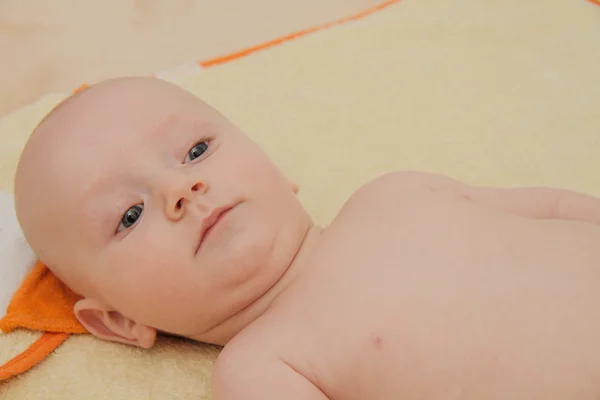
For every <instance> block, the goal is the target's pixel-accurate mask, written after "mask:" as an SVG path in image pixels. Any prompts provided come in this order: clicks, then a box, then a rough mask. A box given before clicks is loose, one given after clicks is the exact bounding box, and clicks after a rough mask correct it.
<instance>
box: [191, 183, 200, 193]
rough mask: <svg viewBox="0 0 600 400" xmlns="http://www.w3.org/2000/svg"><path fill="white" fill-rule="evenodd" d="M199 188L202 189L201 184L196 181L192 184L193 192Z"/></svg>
mask: <svg viewBox="0 0 600 400" xmlns="http://www.w3.org/2000/svg"><path fill="white" fill-rule="evenodd" d="M198 190H200V184H199V183H196V184H195V185H194V186H192V192H197V191H198Z"/></svg>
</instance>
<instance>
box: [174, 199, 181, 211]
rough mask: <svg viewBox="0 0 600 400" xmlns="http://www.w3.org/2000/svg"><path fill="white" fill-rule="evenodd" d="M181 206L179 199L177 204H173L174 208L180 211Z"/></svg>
mask: <svg viewBox="0 0 600 400" xmlns="http://www.w3.org/2000/svg"><path fill="white" fill-rule="evenodd" d="M181 204H182V201H181V199H179V200H177V204H175V208H176V209H178V210H181Z"/></svg>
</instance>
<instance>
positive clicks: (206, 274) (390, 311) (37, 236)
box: [15, 80, 600, 400]
mask: <svg viewBox="0 0 600 400" xmlns="http://www.w3.org/2000/svg"><path fill="white" fill-rule="evenodd" d="M92 90H94V89H93V88H92ZM99 110H101V111H99ZM134 111H135V112H134ZM140 116H142V117H140ZM169 116H171V118H170V119H169V118H168V117H169ZM165 118H166V120H170V121H175V122H176V123H174V124H171V125H170V126H171V127H172V126H174V127H177V126H182V127H184V129H181V130H178V129H173V128H169V129H167V130H166V132H167V133H161V129H157V128H156V127H160V126H164V125H161V121H163V122H164V121H165ZM178 121H179V122H178ZM186 121H187V122H186ZM189 121H192V124H191V125H189V124H187V123H188V122H189ZM194 121H195V122H194ZM186 124H187V125H186ZM192 126H197V127H199V128H198V129H197V130H196V131H197V132H196V133H195V134H194V135H196V136H198V138H200V139H202V137H204V136H205V135H206V132H204V131H206V130H208V132H210V136H211V142H210V143H209V146H208V147H207V149H208V150H206V153H203V154H202V155H201V156H200V157H199V158H198V160H199V161H197V162H193V163H188V162H187V161H186V160H188V158H187V157H186V152H188V150H189V148H194V147H193V146H194V143H198V140H199V139H198V138H195V137H194V135H191V136H189V137H188V136H186V135H188V134H187V133H185V132H194V131H195V130H194V129H192V128H190V127H192ZM120 127H123V128H120ZM120 129H121V130H120ZM170 133H172V135H171V136H169V135H170ZM51 135H54V137H56V136H58V135H61V137H62V139H63V140H62V141H57V140H49V139H48V138H50V137H52V136H51ZM180 136H181V137H180ZM98 137H102V138H103V141H102V143H106V145H101V144H99V142H98V141H97V140H95V139H96V138H98ZM119 144H120V145H121V147H119ZM211 144H216V145H217V146H214V147H213V148H212V149H211V148H210V145H211ZM201 147H202V146H201ZM119 148H121V149H122V148H127V149H136V151H135V152H133V153H131V152H124V151H116V150H115V149H119ZM202 149H204V147H202ZM194 151H196V152H197V151H198V148H197V147H196V148H195V150H194ZM203 151H204V150H203ZM192 153H193V152H192ZM81 154H85V155H86V156H85V157H75V158H72V155H81ZM137 154H141V155H143V157H138V156H137ZM187 154H189V152H188V153H187ZM157 155H158V156H157ZM171 155H173V158H172V160H177V161H171V158H170V157H171ZM41 156H43V160H44V165H45V166H46V167H47V166H48V165H49V164H50V165H52V166H53V168H52V169H51V171H50V172H48V171H46V172H45V174H44V168H43V167H42V166H41V165H42V162H41V161H40V160H41V159H42V157H41ZM69 157H71V158H69ZM64 160H69V162H64ZM165 160H166V161H165ZM74 165H76V166H77V167H76V168H73V166H74ZM48 169H49V168H46V170H48ZM248 171H253V172H257V171H260V173H258V174H257V175H258V176H260V177H261V178H263V181H261V182H263V183H259V180H257V178H258V176H256V175H255V176H252V175H251V173H250V172H248ZM167 173H168V174H170V175H168V176H169V179H168V180H167V179H155V177H156V176H158V177H160V176H167V175H166V174H167ZM57 176H58V177H60V181H59V180H58V178H57ZM182 177H185V179H179V178H182ZM223 182H227V184H226V185H224V184H223ZM57 185H60V188H61V190H54V191H53V192H52V193H48V197H49V198H48V200H47V206H48V207H46V208H45V209H41V210H40V207H39V203H38V201H39V200H37V199H36V197H35V194H36V193H39V191H40V190H47V191H51V188H53V187H55V186H57ZM131 188H133V189H131ZM207 188H208V189H207ZM265 191H268V196H267V195H264V192H265ZM296 191H297V187H296V186H295V185H294V184H291V183H290V182H289V181H287V179H285V178H284V177H283V176H282V174H281V173H280V172H279V171H278V170H277V169H276V168H275V167H274V166H272V165H271V164H270V163H269V161H268V159H266V157H265V156H264V155H262V153H261V152H260V151H259V150H258V149H257V148H256V147H255V146H254V145H253V144H252V143H251V142H250V141H249V140H248V139H247V138H245V136H244V135H243V134H242V133H241V132H239V130H237V129H236V128H235V127H233V126H232V125H231V124H230V123H229V122H228V121H226V120H225V119H224V118H223V117H221V116H219V115H218V114H216V113H213V112H212V111H211V110H210V109H209V108H208V106H206V105H203V104H202V103H200V102H199V101H197V100H194V99H192V98H190V97H186V96H185V95H183V94H182V93H180V91H177V90H175V89H174V88H171V87H168V86H166V85H163V84H156V83H155V82H154V81H147V80H119V81H115V82H109V83H107V84H104V85H100V86H99V87H98V88H97V89H95V90H94V91H91V92H90V93H84V94H82V95H81V96H80V98H78V99H74V100H73V101H72V102H71V104H65V105H64V108H63V109H62V110H57V112H56V115H53V116H51V117H50V118H48V119H47V120H46V121H45V122H44V124H43V125H42V126H40V128H39V130H38V131H37V132H36V133H35V134H34V136H33V137H32V139H31V141H30V143H29V145H28V148H26V150H25V151H24V154H23V158H22V161H21V164H20V167H19V172H18V174H17V184H16V187H15V192H16V200H17V213H18V216H19V220H20V222H21V225H22V227H23V229H24V232H25V235H26V237H27V238H28V240H29V241H30V243H31V244H32V247H33V248H34V250H35V251H36V252H37V253H38V254H39V255H40V257H41V258H42V259H46V260H47V262H48V264H49V265H50V266H51V268H52V269H53V270H54V271H55V272H56V273H57V274H58V275H59V276H60V277H61V278H63V279H64V280H65V281H66V282H68V283H69V284H70V286H71V287H73V288H74V290H76V291H78V292H79V293H81V294H82V296H83V299H82V301H81V302H79V303H78V305H77V306H76V309H75V313H76V315H77V317H78V318H79V319H80V321H82V323H83V324H84V325H85V326H86V327H87V328H88V329H89V330H90V332H91V333H92V334H94V335H96V336H98V337H100V338H102V339H105V340H115V341H119V342H123V343H129V344H132V345H137V346H141V347H150V346H152V344H153V343H154V339H155V336H156V332H157V331H166V332H170V333H174V334H178V335H182V336H187V337H190V338H193V339H196V340H200V341H205V342H210V343H217V344H224V345H226V346H225V348H224V350H223V352H222V353H221V355H220V356H219V359H218V360H217V364H216V366H215V369H214V373H213V399H215V400H237V399H251V400H252V399H281V398H285V399H290V400H296V399H297V400H313V399H315V400H316V399H320V400H322V399H336V400H353V399H365V398H368V399H375V400H379V399H381V400H387V399H483V398H485V399H496V398H497V399H506V398H510V399H575V398H576V399H597V398H598V396H599V395H600V383H599V382H600V318H598V316H599V314H600V311H598V310H600V200H598V199H596V198H593V197H590V196H586V195H584V194H579V193H573V192H569V191H564V190H558V189H548V188H519V189H495V188H480V187H473V186H468V185H466V184H463V183H460V182H457V181H454V180H452V179H449V178H446V177H441V176H437V175H432V174H426V173H419V172H396V173H390V174H388V175H385V176H383V177H380V178H378V179H375V180H373V181H372V182H371V183H369V184H367V185H366V186H364V187H362V188H360V189H359V190H358V191H357V192H356V193H355V194H354V195H353V196H352V197H351V198H350V199H349V200H348V202H347V203H346V205H345V206H344V207H343V209H342V210H341V211H340V213H339V215H338V216H337V218H336V219H335V220H334V222H333V223H332V224H331V225H330V226H328V227H326V228H324V229H322V228H320V227H318V226H316V225H314V224H313V223H312V222H311V221H310V218H309V217H308V216H307V214H306V213H305V211H304V210H303V209H302V207H301V206H299V203H298V202H297V200H296V199H295V196H294V193H295V192H296ZM111 196H113V197H111ZM120 196H124V198H125V199H126V201H120ZM90 198H91V199H98V200H97V201H96V202H93V201H92V203H88V202H89V201H90V200H89V199H90ZM69 202H71V207H70V208H69V207H65V206H64V204H66V203H69ZM232 202H233V203H235V204H237V203H239V204H240V206H239V207H238V208H235V209H234V211H232V212H230V213H229V214H227V217H226V218H224V219H222V222H220V223H219V224H217V225H214V227H213V228H211V229H212V233H210V234H206V233H202V232H203V230H202V229H199V227H202V226H204V224H205V223H206V221H207V220H208V219H210V218H209V217H210V215H213V213H214V210H216V209H219V207H222V205H223V204H230V203H232ZM107 204H108V206H107ZM114 204H119V205H120V206H119V207H117V206H115V205H114ZM135 204H143V206H144V207H143V213H142V214H141V215H142V217H141V219H139V220H136V221H135V222H134V223H133V224H132V225H131V226H127V227H123V226H122V225H121V223H122V221H121V222H119V221H120V218H121V216H122V215H123V214H122V213H123V212H124V211H127V210H128V207H131V206H133V205H135ZM72 207H75V208H72ZM236 207H237V206H236ZM73 210H80V211H81V212H79V211H78V212H73ZM138 211H139V210H138ZM129 217H131V214H129ZM111 218H112V219H111ZM107 219H108V220H110V221H114V224H113V225H115V226H112V225H110V226H111V227H110V229H104V230H103V229H102V228H100V226H102V225H97V224H96V225H95V224H94V221H104V220H107ZM117 226H118V227H117ZM49 227H50V228H51V229H50V228H49ZM121 228H123V229H121ZM199 232H200V233H199ZM203 236H205V237H204V238H203ZM189 237H192V238H193V239H188V238H189ZM171 238H174V239H172V240H171ZM199 238H200V239H201V240H200V247H199V248H198V239H199ZM274 243H275V244H276V246H274V245H273V244H274ZM65 244H68V245H65ZM73 249H76V250H73ZM169 259H170V260H171V263H169V262H168V260H169ZM164 271H166V272H164ZM132 287H135V288H136V289H135V290H132ZM148 310H150V311H148Z"/></svg>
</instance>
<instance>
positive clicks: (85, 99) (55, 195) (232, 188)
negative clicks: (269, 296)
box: [15, 78, 311, 347]
mask: <svg viewBox="0 0 600 400" xmlns="http://www.w3.org/2000/svg"><path fill="white" fill-rule="evenodd" d="M15 199H16V211H17V216H18V219H19V222H20V224H21V227H22V229H23V231H24V234H25V237H26V238H27V240H28V242H29V244H30V246H31V247H32V248H33V250H34V252H35V253H36V254H37V256H38V257H39V258H40V260H41V261H43V262H44V263H46V264H47V265H48V266H49V267H50V269H51V270H52V271H53V272H54V273H55V274H56V275H57V276H58V277H59V278H60V279H62V280H63V281H64V282H65V283H66V284H67V285H68V286H70V287H71V288H72V289H73V290H74V291H75V292H77V293H78V294H80V295H81V296H82V297H83V300H81V301H80V302H79V303H77V306H76V308H75V313H76V315H77V317H78V319H79V320H80V321H81V322H82V323H83V325H84V326H85V327H86V328H87V329H88V330H89V331H90V332H92V333H93V334H95V335H96V336H98V337H100V338H103V339H107V340H115V341H119V342H123V343H129V344H133V345H139V346H143V347H150V346H151V345H152V344H153V342H154V338H155V335H156V330H159V331H164V332H168V333H172V334H176V335H181V336H186V337H190V338H195V339H198V340H204V341H208V342H220V341H223V340H226V337H227V333H221V334H215V333H214V332H216V331H218V329H219V327H220V326H222V325H223V324H224V323H225V322H226V321H227V320H228V319H230V318H232V317H233V316H234V315H236V314H237V313H238V312H240V311H241V310H243V309H244V308H246V307H247V306H249V305H250V304H252V303H253V302H255V301H256V300H257V299H258V298H260V297H261V296H262V295H263V294H264V293H266V292H267V291H268V290H269V289H270V288H271V287H272V286H273V285H274V284H275V283H276V282H277V281H278V279H279V278H280V277H281V276H282V275H283V273H284V272H285V271H286V269H287V268H288V266H289V265H290V263H291V261H292V260H293V258H294V257H295V255H296V253H297V252H298V250H299V248H300V246H301V245H302V242H303V240H304V237H305V235H306V233H307V231H308V230H309V228H310V227H311V220H310V217H309V216H308V214H307V213H306V212H305V210H304V209H303V207H302V206H301V204H300V203H299V202H298V200H297V198H296V187H295V185H293V184H292V183H290V182H289V181H288V180H287V179H286V178H285V177H284V176H283V174H282V173H281V172H280V170H279V169H278V168H277V167H276V166H275V165H274V164H273V163H272V162H271V161H270V160H269V158H268V157H267V156H266V155H265V154H264V153H263V152H262V151H261V150H260V148H259V147H258V146H257V145H256V144H255V143H253V142H252V141H251V140H250V139H249V138H248V137H247V136H245V135H244V134H243V133H242V132H241V131H240V130H239V129H238V128H236V127H235V126H234V125H233V124H232V123H231V122H229V121H228V120H227V119H226V118H225V117H223V116H222V115H220V114H219V113H218V112H217V111H215V110H214V109H213V108H211V107H209V106H208V105H207V104H205V103H204V102H202V101H201V100H199V99H198V98H196V97H194V96H192V95H191V94H189V93H188V92H186V91H184V90H182V89H180V88H179V87H176V86H174V85H171V84H169V83H166V82H164V81H161V80H158V79H151V78H122V79H115V80H110V81H105V82H103V83H100V84H97V85H94V86H91V87H90V88H88V89H86V90H84V91H83V92H80V93H78V94H76V95H74V96H73V97H71V98H69V99H68V100H67V101H65V102H64V103H62V104H61V105H60V106H58V107H57V108H56V109H55V110H54V111H53V112H52V113H51V114H50V115H49V116H48V117H47V118H45V119H44V120H43V121H42V123H40V125H39V126H38V127H37V128H36V130H35V131H34V133H33V134H32V135H31V138H30V140H29V142H28V143H27V145H26V147H25V149H24V151H23V154H22V156H21V160H20V163H19V166H18V169H17V175H16V179H15ZM209 227H210V229H208V231H206V229H207V228H209ZM222 335H224V337H225V339H223V338H222V337H220V336H222Z"/></svg>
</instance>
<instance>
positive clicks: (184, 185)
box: [165, 179, 208, 221]
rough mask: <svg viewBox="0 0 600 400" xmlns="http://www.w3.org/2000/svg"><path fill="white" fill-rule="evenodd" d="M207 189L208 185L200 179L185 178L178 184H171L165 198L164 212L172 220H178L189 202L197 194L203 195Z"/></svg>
mask: <svg viewBox="0 0 600 400" xmlns="http://www.w3.org/2000/svg"><path fill="white" fill-rule="evenodd" d="M207 190H208V185H207V184H206V182H204V181H202V180H198V179H196V180H191V181H190V180H187V181H185V182H181V183H180V184H179V185H175V184H171V185H170V190H169V191H168V192H167V196H166V197H167V198H166V199H165V200H166V201H165V207H166V210H165V213H166V214H167V217H168V218H169V219H171V220H173V221H178V220H179V219H181V217H183V215H184V214H185V211H186V208H187V207H188V206H189V203H191V202H193V201H194V198H195V197H196V196H198V195H203V194H205V193H206V191H207Z"/></svg>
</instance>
